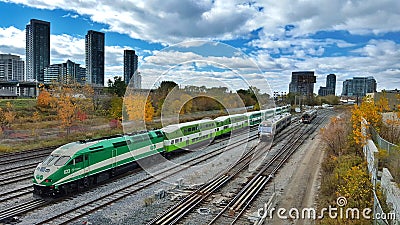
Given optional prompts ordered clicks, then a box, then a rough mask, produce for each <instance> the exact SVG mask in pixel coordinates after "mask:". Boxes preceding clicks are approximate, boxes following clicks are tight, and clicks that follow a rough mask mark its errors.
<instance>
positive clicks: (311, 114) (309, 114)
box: [301, 109, 317, 123]
mask: <svg viewBox="0 0 400 225" xmlns="http://www.w3.org/2000/svg"><path fill="white" fill-rule="evenodd" d="M315 117H317V110H315V109H312V110H308V111H306V112H304V113H303V114H302V116H301V122H303V123H311V121H312V120H313V119H314V118H315Z"/></svg>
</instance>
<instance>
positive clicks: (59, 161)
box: [54, 156, 70, 166]
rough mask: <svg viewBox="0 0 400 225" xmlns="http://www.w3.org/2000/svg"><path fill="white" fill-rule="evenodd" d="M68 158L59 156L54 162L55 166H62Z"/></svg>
mask: <svg viewBox="0 0 400 225" xmlns="http://www.w3.org/2000/svg"><path fill="white" fill-rule="evenodd" d="M69 159H70V157H69V156H61V157H60V158H59V159H58V160H57V162H55V163H54V165H55V166H63V165H64V164H65V163H66V162H67V161H68V160H69Z"/></svg>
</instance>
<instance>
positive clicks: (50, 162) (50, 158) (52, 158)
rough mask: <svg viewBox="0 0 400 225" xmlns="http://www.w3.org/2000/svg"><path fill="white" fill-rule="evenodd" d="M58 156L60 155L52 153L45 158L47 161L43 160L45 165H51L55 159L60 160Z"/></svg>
mask: <svg viewBox="0 0 400 225" xmlns="http://www.w3.org/2000/svg"><path fill="white" fill-rule="evenodd" d="M58 158H59V156H55V155H51V156H50V157H49V158H47V159H46V160H45V162H43V165H48V166H51V165H53V164H54V162H55V161H57V160H58Z"/></svg>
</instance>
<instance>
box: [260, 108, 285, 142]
mask: <svg viewBox="0 0 400 225" xmlns="http://www.w3.org/2000/svg"><path fill="white" fill-rule="evenodd" d="M291 121H292V116H291V114H290V113H283V114H281V115H277V116H274V117H272V118H269V119H267V120H264V121H262V122H261V123H260V125H259V126H258V136H259V138H260V140H261V141H268V140H272V138H273V137H274V136H275V135H276V134H278V133H279V132H281V131H282V130H283V129H284V128H285V127H287V126H289V125H290V123H291Z"/></svg>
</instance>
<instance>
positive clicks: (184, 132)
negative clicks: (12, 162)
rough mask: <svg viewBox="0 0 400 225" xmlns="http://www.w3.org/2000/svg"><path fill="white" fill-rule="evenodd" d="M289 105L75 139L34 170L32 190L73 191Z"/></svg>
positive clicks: (256, 121) (250, 123)
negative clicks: (148, 159)
mask: <svg viewBox="0 0 400 225" xmlns="http://www.w3.org/2000/svg"><path fill="white" fill-rule="evenodd" d="M289 109H290V106H283V107H278V108H272V109H267V110H261V111H254V112H248V113H244V114H235V115H229V116H221V117H218V118H215V119H214V120H211V119H203V120H197V121H191V122H187V123H180V124H174V125H169V126H166V127H164V128H162V129H160V130H152V131H148V132H144V133H139V134H131V135H129V134H125V135H116V136H112V137H105V138H100V139H92V140H85V141H77V142H72V143H68V144H66V145H63V146H61V147H59V148H57V149H56V150H54V151H53V152H52V153H51V154H50V156H48V157H47V158H46V159H45V160H44V161H43V162H41V163H39V165H38V166H37V167H36V169H35V171H34V178H33V186H34V193H35V194H37V195H42V196H49V195H58V194H69V193H72V192H76V191H79V190H80V189H85V188H87V187H90V186H94V185H95V184H97V183H100V182H103V181H105V180H108V179H110V178H111V177H113V176H115V175H117V174H120V173H123V172H126V171H128V170H130V169H132V165H133V164H135V162H136V161H138V160H141V159H144V158H147V157H150V156H152V155H155V154H165V153H170V152H174V151H176V150H178V149H194V148H196V147H198V146H199V145H204V144H207V142H208V143H210V142H212V140H214V139H215V138H218V137H220V136H222V135H225V134H229V133H231V132H235V131H237V130H240V129H243V128H246V127H251V126H257V125H259V124H260V123H261V121H263V120H266V119H268V118H271V117H273V116H274V115H276V114H282V113H285V112H288V111H289Z"/></svg>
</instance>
